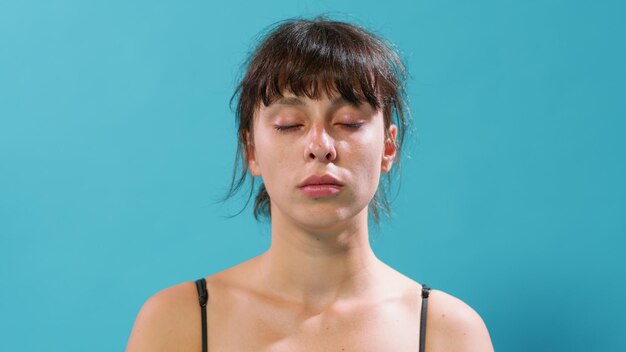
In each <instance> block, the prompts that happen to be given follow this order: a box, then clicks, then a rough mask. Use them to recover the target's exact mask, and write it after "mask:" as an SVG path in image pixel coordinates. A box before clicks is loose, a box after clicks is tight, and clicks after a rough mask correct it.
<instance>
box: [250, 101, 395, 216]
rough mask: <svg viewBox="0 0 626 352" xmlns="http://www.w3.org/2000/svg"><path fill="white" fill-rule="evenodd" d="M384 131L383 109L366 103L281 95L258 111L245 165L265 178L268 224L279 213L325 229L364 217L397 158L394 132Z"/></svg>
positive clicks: (390, 130)
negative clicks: (359, 103)
mask: <svg viewBox="0 0 626 352" xmlns="http://www.w3.org/2000/svg"><path fill="white" fill-rule="evenodd" d="M388 132H389V133H388V134H385V126H384V121H383V113H382V111H381V110H376V109H374V108H373V107H372V106H370V105H369V104H367V103H364V104H361V105H360V106H354V105H352V104H350V103H348V102H347V101H345V100H344V99H342V98H341V97H340V96H337V97H330V98H329V97H326V96H325V97H323V98H322V99H320V100H312V99H308V98H307V97H296V96H295V95H293V94H289V93H286V94H285V95H284V97H283V98H280V99H278V100H276V101H275V102H274V103H272V104H270V105H269V106H264V105H263V104H261V107H260V108H259V109H258V110H257V112H256V114H255V116H254V123H253V134H252V140H251V142H252V145H248V148H247V155H248V167H249V169H250V172H251V173H252V175H253V176H261V177H262V179H263V183H264V184H265V187H266V189H267V192H268V194H269V196H270V202H271V212H272V217H273V218H274V217H275V216H277V215H278V214H277V212H280V213H281V214H280V215H284V216H286V217H288V218H290V219H291V220H292V221H295V222H297V223H300V224H301V225H304V226H307V227H310V228H324V227H329V226H332V225H335V224H337V223H338V222H339V221H342V220H346V219H349V218H352V217H354V216H356V215H357V214H363V212H365V214H367V206H368V204H369V202H370V201H371V200H372V198H373V197H374V194H375V193H376V189H377V187H378V181H379V178H380V174H381V172H388V171H389V170H390V169H391V165H392V162H393V158H394V157H395V154H396V147H395V138H396V126H395V125H391V126H390V127H389V129H388ZM316 176H325V177H331V178H334V180H329V179H327V178H322V179H317V180H311V177H316ZM311 183H313V184H311ZM314 184H317V185H314Z"/></svg>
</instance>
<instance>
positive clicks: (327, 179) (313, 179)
mask: <svg viewBox="0 0 626 352" xmlns="http://www.w3.org/2000/svg"><path fill="white" fill-rule="evenodd" d="M342 187H343V183H342V182H341V181H339V180H338V179H336V178H335V177H333V176H331V175H329V174H324V175H321V176H317V175H313V176H309V177H307V178H306V179H305V180H304V181H302V183H300V185H298V188H299V189H300V190H301V191H302V192H303V193H304V194H306V195H307V196H309V197H313V198H320V197H329V196H334V195H336V194H337V193H339V192H341V188H342Z"/></svg>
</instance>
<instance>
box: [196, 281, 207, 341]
mask: <svg viewBox="0 0 626 352" xmlns="http://www.w3.org/2000/svg"><path fill="white" fill-rule="evenodd" d="M196 288H197V289H198V297H199V301H200V309H201V310H202V313H201V317H202V352H207V349H208V347H207V336H206V302H207V300H208V299H209V293H208V292H207V289H206V280H205V279H204V278H202V279H198V280H196Z"/></svg>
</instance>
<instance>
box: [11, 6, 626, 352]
mask: <svg viewBox="0 0 626 352" xmlns="http://www.w3.org/2000/svg"><path fill="white" fill-rule="evenodd" d="M622 4H623V2H618V1H597V2H594V3H591V2H584V1H556V0H542V1H502V0H499V1H495V0H494V1H404V2H403V1H394V0H388V1H384V2H383V3H381V2H380V1H343V2H331V1H304V2H294V1H275V2H272V3H266V2H243V1H237V0H232V1H227V2H208V1H111V0H107V1H89V2H87V1H77V0H73V1H71V0H68V1H59V0H56V1H29V0H20V1H17V0H9V1H7V0H5V1H3V2H1V3H0V283H1V290H0V312H1V313H0V335H1V338H0V350H2V351H43V350H49V351H85V350H89V351H120V350H123V349H124V347H125V346H126V342H127V339H128V336H129V333H130V330H131V328H132V325H133V322H134V319H135V316H136V314H137V312H138V310H139V308H140V307H141V305H142V303H143V302H144V301H145V300H146V299H147V298H148V297H150V296H151V295H152V294H154V293H155V292H157V291H159V290H161V289H163V288H165V287H168V286H171V285H174V284H177V283H180V282H182V281H188V280H195V279H196V278H199V277H201V276H205V275H209V274H212V273H215V272H218V271H221V270H223V269H226V268H228V267H230V266H233V265H235V264H237V263H239V262H242V261H244V260H246V259H248V258H251V257H253V256H255V255H258V254H260V253H261V252H263V251H264V250H265V249H266V248H267V247H268V244H269V229H268V225H267V224H264V223H256V222H255V221H254V220H253V218H252V216H251V211H250V209H248V210H246V211H245V212H244V214H242V215H240V216H239V217H236V218H234V219H226V218H224V215H226V214H227V210H229V209H230V210H231V211H236V210H238V209H239V207H240V206H241V205H242V204H243V202H242V201H233V202H230V203H227V204H226V205H223V204H216V203H215V202H214V199H215V198H217V197H219V195H221V194H222V193H223V192H224V191H225V189H226V187H227V186H228V182H229V180H230V174H231V170H232V163H233V156H234V153H235V125H234V119H233V114H232V112H231V110H230V109H229V106H228V102H229V98H230V95H231V93H232V91H233V89H234V86H235V82H236V77H237V75H238V72H239V66H240V64H241V63H242V61H243V60H244V58H245V55H246V53H247V52H248V50H249V48H250V45H251V44H253V43H254V38H255V36H256V35H257V34H258V33H259V32H260V31H261V30H262V29H263V28H266V27H267V26H268V25H270V24H271V23H273V22H275V21H278V20H282V19H285V18H289V17H294V16H314V15H317V14H320V13H322V12H331V13H338V14H339V15H338V17H336V18H339V19H347V20H352V21H355V22H357V23H360V24H362V25H364V26H366V27H367V28H369V29H371V30H373V31H375V32H376V33H378V34H380V35H382V36H384V37H386V38H388V39H389V40H391V41H393V42H395V43H396V44H397V46H398V47H399V48H400V49H401V50H402V53H403V55H404V57H405V60H406V62H407V64H408V67H409V70H410V72H411V74H412V78H411V80H410V82H409V85H408V91H409V97H410V102H411V106H412V112H413V115H414V118H415V123H416V131H417V133H416V134H415V135H414V136H413V142H412V143H410V144H409V145H408V147H409V148H408V151H409V153H408V154H410V158H407V159H406V160H405V161H404V162H405V163H404V170H403V171H404V173H403V183H402V189H401V194H400V196H399V197H398V198H397V199H396V201H395V203H394V209H395V215H394V217H393V219H392V220H390V221H386V222H384V223H383V224H382V225H381V226H380V228H379V229H376V228H372V231H373V233H372V234H371V240H372V244H373V247H374V250H375V252H376V253H377V255H378V256H379V257H380V258H381V259H382V260H384V261H385V262H387V263H388V264H390V265H391V266H392V267H394V268H396V269H397V270H399V271H400V272H402V273H404V274H405V275H407V276H409V277H412V278H413V279H415V280H417V281H419V282H425V283H428V284H429V285H431V286H433V287H435V288H437V289H441V290H444V291H446V292H448V293H451V294H453V295H455V296H457V297H459V298H461V299H462V300H464V301H465V302H467V303H468V304H470V305H471V306H472V307H474V308H475V309H476V310H477V311H478V312H479V313H480V314H481V316H482V317H483V319H484V320H485V322H486V324H487V326H488V328H489V330H490V332H491V336H492V339H493V343H494V346H495V348H496V350H498V351H618V350H620V351H624V350H626V342H625V341H624V340H623V339H622V338H620V334H621V333H623V331H624V329H625V328H626V326H625V323H624V316H625V315H626V308H625V304H624V297H626V283H625V282H624V281H625V280H624V277H625V275H624V267H625V264H626V262H625V260H624V259H623V256H622V252H624V250H625V249H626V248H625V247H626V246H625V243H626V241H625V240H624V237H626V216H625V214H626V203H625V200H624V199H625V197H626V186H625V180H626V167H625V163H626V162H625V161H626V155H625V154H626V143H625V142H624V135H625V132H626V130H625V127H626V123H625V122H624V118H625V117H626V106H625V105H626V104H625V102H624V101H625V99H624V98H625V93H626V89H625V88H626V84H625V82H626V69H625V64H624V63H625V62H626V50H625V47H626V45H625V43H626V41H625V40H624V38H625V34H626V30H625V29H626V28H625V24H624V13H625V10H626V6H624V5H622Z"/></svg>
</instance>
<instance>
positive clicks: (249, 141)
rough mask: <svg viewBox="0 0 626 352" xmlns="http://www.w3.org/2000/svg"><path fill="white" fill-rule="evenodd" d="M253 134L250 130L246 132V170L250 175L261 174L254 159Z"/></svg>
mask: <svg viewBox="0 0 626 352" xmlns="http://www.w3.org/2000/svg"><path fill="white" fill-rule="evenodd" d="M253 138H254V137H253V135H252V134H251V133H250V132H246V150H245V154H244V155H245V158H246V162H247V163H248V170H250V174H251V175H252V176H261V169H260V168H259V163H258V161H257V159H256V149H255V148H254V140H253Z"/></svg>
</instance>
